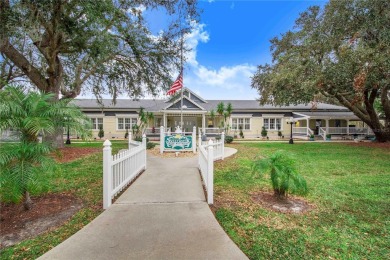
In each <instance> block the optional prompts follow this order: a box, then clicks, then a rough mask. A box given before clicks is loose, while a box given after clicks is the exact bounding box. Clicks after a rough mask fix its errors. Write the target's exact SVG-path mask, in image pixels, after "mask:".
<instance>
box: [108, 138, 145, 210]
mask: <svg viewBox="0 0 390 260" xmlns="http://www.w3.org/2000/svg"><path fill="white" fill-rule="evenodd" d="M103 146H104V148H103V208H104V209H107V208H108V207H109V206H110V205H111V204H112V198H113V197H115V195H117V194H118V193H119V192H120V191H122V190H123V189H124V188H125V187H126V186H127V185H128V184H129V183H130V182H131V181H132V180H134V179H135V178H136V177H137V176H138V175H139V174H140V173H141V172H142V171H144V170H145V169H146V136H145V135H144V136H143V138H142V143H141V142H135V141H131V136H129V149H128V150H124V151H122V152H119V153H118V154H115V155H112V154H111V152H112V148H111V142H110V141H109V140H106V141H105V142H104V144H103Z"/></svg>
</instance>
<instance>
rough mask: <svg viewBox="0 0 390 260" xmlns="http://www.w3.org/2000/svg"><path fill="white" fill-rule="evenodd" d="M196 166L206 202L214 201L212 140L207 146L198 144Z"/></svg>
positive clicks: (211, 202)
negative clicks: (205, 193) (205, 195)
mask: <svg viewBox="0 0 390 260" xmlns="http://www.w3.org/2000/svg"><path fill="white" fill-rule="evenodd" d="M198 165H199V166H198V167H199V170H200V173H201V175H202V179H203V183H204V186H205V188H206V192H207V203H208V204H210V205H211V204H213V203H214V145H213V140H210V141H209V144H208V146H203V145H199V156H198Z"/></svg>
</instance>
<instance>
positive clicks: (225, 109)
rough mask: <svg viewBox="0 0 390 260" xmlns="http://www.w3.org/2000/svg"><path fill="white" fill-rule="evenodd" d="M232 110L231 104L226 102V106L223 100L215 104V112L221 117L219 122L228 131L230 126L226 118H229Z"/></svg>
mask: <svg viewBox="0 0 390 260" xmlns="http://www.w3.org/2000/svg"><path fill="white" fill-rule="evenodd" d="M232 111H233V106H232V104H231V103H228V104H227V105H226V106H225V104H224V103H223V102H219V103H218V104H217V113H218V115H219V116H220V118H221V119H222V121H221V122H220V124H221V126H222V127H223V128H224V129H225V131H228V130H229V128H230V126H229V124H228V123H227V122H228V121H229V120H228V119H230V116H231V114H232Z"/></svg>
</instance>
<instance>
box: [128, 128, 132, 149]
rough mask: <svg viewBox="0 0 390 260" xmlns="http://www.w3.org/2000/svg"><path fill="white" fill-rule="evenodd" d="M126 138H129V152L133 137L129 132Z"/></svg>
mask: <svg viewBox="0 0 390 260" xmlns="http://www.w3.org/2000/svg"><path fill="white" fill-rule="evenodd" d="M127 138H129V139H128V140H127V141H128V149H129V150H130V149H131V140H132V139H133V135H132V133H131V132H129V135H128V136H127Z"/></svg>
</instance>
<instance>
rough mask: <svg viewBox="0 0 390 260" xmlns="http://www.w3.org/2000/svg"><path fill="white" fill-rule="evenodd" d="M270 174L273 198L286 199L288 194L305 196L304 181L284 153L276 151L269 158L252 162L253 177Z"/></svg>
mask: <svg viewBox="0 0 390 260" xmlns="http://www.w3.org/2000/svg"><path fill="white" fill-rule="evenodd" d="M267 172H269V173H270V177H271V183H272V187H273V190H274V196H275V197H277V198H278V199H286V198H287V195H288V193H289V192H290V193H296V194H306V193H307V191H308V189H307V184H306V181H305V179H304V178H303V177H302V176H301V175H300V174H298V173H297V171H296V169H295V165H294V160H293V159H292V158H291V157H290V156H289V155H288V154H287V153H286V152H284V151H281V150H279V151H276V152H275V153H274V154H272V155H271V156H270V157H269V158H265V159H260V160H257V161H255V162H254V165H253V173H254V175H262V174H264V173H267Z"/></svg>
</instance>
